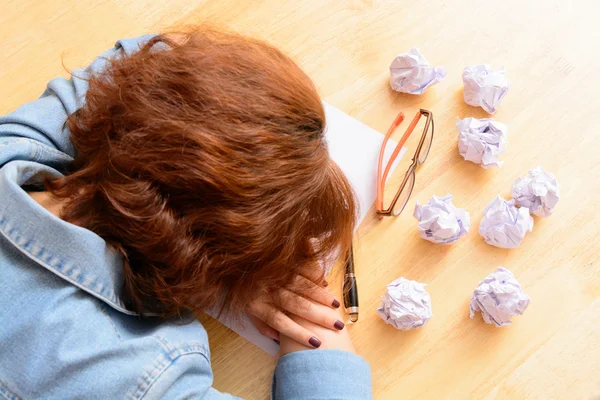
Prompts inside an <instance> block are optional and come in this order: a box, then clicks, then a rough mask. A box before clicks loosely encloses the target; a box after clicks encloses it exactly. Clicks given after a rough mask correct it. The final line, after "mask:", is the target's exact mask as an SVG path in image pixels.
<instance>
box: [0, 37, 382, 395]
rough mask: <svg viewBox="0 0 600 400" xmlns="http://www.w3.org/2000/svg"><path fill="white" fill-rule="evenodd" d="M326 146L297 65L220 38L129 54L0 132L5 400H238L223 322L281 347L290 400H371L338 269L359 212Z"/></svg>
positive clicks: (317, 107)
mask: <svg viewBox="0 0 600 400" xmlns="http://www.w3.org/2000/svg"><path fill="white" fill-rule="evenodd" d="M324 127H325V117H324V112H323V108H322V105H321V102H320V99H319V97H318V95H317V93H316V90H315V88H314V86H313V84H312V83H311V81H310V80H309V78H308V77H307V76H306V75H305V74H304V73H303V72H302V71H301V70H300V69H299V68H298V67H297V66H296V65H295V64H294V63H293V62H292V61H291V60H290V59H289V58H287V57H286V56H285V55H283V54H282V53H281V52H279V51H278V50H276V49H274V48H273V47H271V46H269V45H266V44H264V43H261V42H258V41H254V40H250V39H247V38H242V37H239V36H236V35H231V34H225V33H219V32H215V31H211V30H207V29H201V30H198V31H195V32H193V33H191V34H188V35H163V36H145V37H141V38H138V39H127V40H122V41H119V42H117V44H116V46H115V48H114V49H112V50H109V51H108V52H106V53H104V54H103V55H102V56H100V57H99V58H98V59H96V60H95V61H94V62H93V63H92V64H91V65H90V66H89V67H88V68H86V69H85V70H76V71H74V72H73V76H72V78H71V79H70V80H65V79H60V78H59V79H55V80H53V81H51V82H50V83H49V84H48V87H47V90H46V91H45V92H44V94H43V95H42V96H41V97H40V98H39V99H38V100H36V101H34V102H32V103H29V104H26V105H24V106H22V107H20V108H19V109H17V110H16V111H15V112H13V113H12V114H9V115H7V116H5V117H2V118H0V166H1V167H0V271H1V272H2V276H3V285H2V286H3V289H2V291H1V292H0V317H1V321H2V323H1V324H0V343H2V352H1V353H0V364H1V365H2V368H1V369H0V394H2V395H4V397H6V398H73V397H78V398H79V397H82V398H90V397H91V398H104V399H105V398H145V399H154V398H156V399H158V398H209V399H212V398H225V397H229V396H228V395H224V394H220V393H218V392H217V391H215V390H214V389H212V388H211V383H212V373H211V369H210V355H209V350H208V338H207V335H206V332H205V331H204V329H203V328H202V326H201V325H200V324H199V323H198V321H195V320H194V318H191V317H190V316H193V314H194V313H195V314H198V313H201V312H204V311H205V310H208V309H213V308H215V307H217V308H218V309H220V311H221V312H224V313H230V314H233V315H241V314H242V313H244V312H245V313H248V314H250V315H251V316H252V317H253V320H254V321H256V324H257V326H258V327H259V329H260V330H261V331H262V332H263V333H264V334H265V335H267V336H269V337H271V338H272V339H274V340H281V354H282V357H281V358H280V360H279V363H278V365H277V368H276V371H275V375H274V381H273V394H272V395H273V397H274V398H276V399H278V398H282V399H284V398H357V399H358V398H360V399H363V398H369V397H370V396H371V394H370V371H369V366H368V365H367V364H366V363H365V362H364V360H362V359H361V358H360V357H358V356H356V355H355V354H353V353H354V349H353V347H352V344H351V342H350V339H349V336H348V334H347V330H346V329H345V328H344V325H343V323H342V322H341V319H342V318H341V317H340V314H339V313H338V311H337V310H336V308H337V307H339V301H338V300H336V299H335V298H334V297H333V296H332V295H331V294H330V293H329V292H328V291H327V290H326V289H325V288H324V287H323V286H324V285H325V283H324V280H323V273H322V271H321V269H320V267H319V260H321V259H322V258H323V257H324V256H325V255H327V254H331V252H334V251H341V252H344V251H346V250H347V248H348V245H349V241H350V238H351V232H352V230H353V224H354V216H355V212H356V210H355V202H354V198H353V196H352V191H351V188H350V186H349V184H348V182H347V181H346V179H345V178H344V176H343V174H342V173H341V172H340V171H339V169H338V168H337V167H336V165H335V164H334V163H333V162H332V161H331V159H330V158H329V155H328V153H327V148H326V145H325V141H324V133H323V131H324ZM316 348H319V350H316Z"/></svg>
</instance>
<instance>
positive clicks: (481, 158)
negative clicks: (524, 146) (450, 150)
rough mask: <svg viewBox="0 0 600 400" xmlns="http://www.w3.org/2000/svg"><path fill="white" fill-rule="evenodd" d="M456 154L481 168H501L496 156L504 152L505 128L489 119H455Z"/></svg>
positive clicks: (506, 136) (506, 137)
mask: <svg viewBox="0 0 600 400" xmlns="http://www.w3.org/2000/svg"><path fill="white" fill-rule="evenodd" d="M456 127H457V128H458V130H459V132H460V133H459V134H458V152H459V153H460V155H461V156H463V158H464V159H465V160H467V161H471V162H473V163H475V164H481V166H482V167H483V168H486V169H487V168H490V167H501V166H502V164H503V162H502V161H498V156H499V155H500V154H502V153H504V151H505V150H506V142H507V139H508V135H507V130H508V128H507V126H506V125H504V124H503V123H500V122H497V121H494V120H493V119H491V118H484V119H477V118H465V119H460V118H456Z"/></svg>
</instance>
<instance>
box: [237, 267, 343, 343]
mask: <svg viewBox="0 0 600 400" xmlns="http://www.w3.org/2000/svg"><path fill="white" fill-rule="evenodd" d="M276 298H277V299H279V302H278V303H277V304H274V303H273V302H272V299H273V296H267V295H264V296H261V297H259V298H258V299H256V300H255V301H253V302H252V303H251V304H250V306H249V309H248V314H249V316H250V318H251V319H252V322H253V323H254V325H255V326H256V328H258V330H259V331H260V332H261V333H262V334H263V335H265V336H267V337H269V338H271V339H273V340H275V341H277V342H279V334H280V333H281V334H282V335H284V336H286V337H288V338H290V339H292V340H294V341H296V342H298V343H299V344H301V345H303V346H307V347H309V348H318V347H320V346H321V343H322V341H321V338H320V336H321V335H320V334H319V333H318V332H315V330H314V329H309V328H307V327H305V326H303V325H301V324H298V323H297V322H296V321H294V318H295V317H299V318H301V319H303V320H306V321H309V322H311V323H312V324H313V325H311V326H320V327H322V328H326V329H328V330H332V331H341V330H342V329H344V323H343V322H342V321H341V317H340V314H339V313H338V312H337V310H336V308H339V306H340V302H339V301H338V300H337V299H336V298H335V297H333V295H332V294H331V293H330V292H329V291H328V290H327V289H325V288H324V287H321V286H319V285H317V284H316V283H314V282H312V281H311V280H309V279H307V278H305V277H302V276H298V278H297V281H296V283H295V285H293V289H281V290H280V291H279V293H277V296H276Z"/></svg>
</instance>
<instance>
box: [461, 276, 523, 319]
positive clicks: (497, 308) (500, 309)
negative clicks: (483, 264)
mask: <svg viewBox="0 0 600 400" xmlns="http://www.w3.org/2000/svg"><path fill="white" fill-rule="evenodd" d="M528 305H529V297H527V295H526V294H525V292H523V290H522V289H521V285H519V282H517V280H516V279H515V276H514V275H513V274H512V272H510V271H509V270H507V269H506V268H503V267H498V270H497V271H496V272H493V273H491V274H489V275H488V276H486V277H485V279H484V280H482V281H481V282H479V286H477V289H475V291H474V292H473V296H472V297H471V306H470V308H471V310H470V316H471V318H473V317H474V316H475V312H477V311H480V312H481V316H482V317H483V320H484V321H485V322H486V323H488V324H494V325H496V326H506V325H510V319H511V317H513V316H515V315H522V314H523V313H524V312H525V309H527V306H528Z"/></svg>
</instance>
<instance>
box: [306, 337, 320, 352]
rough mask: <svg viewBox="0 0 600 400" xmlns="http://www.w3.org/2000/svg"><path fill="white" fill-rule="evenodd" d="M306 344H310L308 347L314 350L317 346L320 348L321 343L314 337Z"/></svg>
mask: <svg viewBox="0 0 600 400" xmlns="http://www.w3.org/2000/svg"><path fill="white" fill-rule="evenodd" d="M308 343H310V345H311V346H312V347H314V348H315V349H318V348H319V346H321V341H320V340H319V339H317V338H316V337H314V336H313V337H311V338H310V340H309V341H308Z"/></svg>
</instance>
